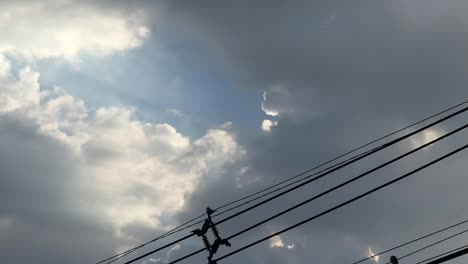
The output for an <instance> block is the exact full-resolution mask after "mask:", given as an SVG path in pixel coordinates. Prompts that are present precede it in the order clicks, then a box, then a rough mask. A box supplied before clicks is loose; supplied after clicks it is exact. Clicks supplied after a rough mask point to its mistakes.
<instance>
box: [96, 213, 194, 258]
mask: <svg viewBox="0 0 468 264" xmlns="http://www.w3.org/2000/svg"><path fill="white" fill-rule="evenodd" d="M201 217H203V215H202V216H199V217H196V218H194V219H195V220H196V219H198V218H201ZM192 221H193V219H192V220H190V221H187V222H185V223H184V224H182V225H186V224H188V223H190V222H192ZM182 225H181V226H182ZM179 227H180V226H179ZM179 227H175V228H173V229H172V230H170V231H168V232H166V233H165V234H162V235H160V236H159V237H156V238H155V239H153V240H150V241H148V242H146V243H143V244H141V245H139V246H137V247H134V248H131V249H129V250H126V251H124V252H121V253H119V254H117V255H114V256H112V257H110V258H107V259H104V260H101V261H100V262H98V263H96V264H100V263H103V262H104V261H108V260H110V261H109V262H106V263H105V264H110V263H113V262H115V261H117V260H119V259H121V258H124V257H126V256H128V255H129V254H131V253H133V252H135V251H137V250H138V249H140V248H142V247H144V246H146V245H149V244H151V243H153V242H155V241H157V240H160V239H163V238H165V237H168V236H170V235H172V234H174V233H170V232H171V231H174V230H176V229H177V228H179ZM191 236H192V235H190V236H187V237H185V239H187V238H189V237H191ZM171 245H172V244H171Z"/></svg>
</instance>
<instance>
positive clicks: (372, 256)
mask: <svg viewBox="0 0 468 264" xmlns="http://www.w3.org/2000/svg"><path fill="white" fill-rule="evenodd" d="M466 223H468V219H466V220H463V221H461V222H458V223H456V224H453V225H451V226H448V227H444V228H442V229H439V230H437V231H435V232H432V233H429V234H427V235H424V236H421V237H418V238H416V239H413V240H411V241H408V242H405V243H403V244H401V245H398V246H395V247H392V248H389V249H386V250H384V251H382V252H379V253H377V254H373V255H371V256H369V257H367V258H363V259H361V260H359V261H356V262H353V263H352V264H358V263H361V262H363V261H366V260H369V259H373V258H375V257H377V256H380V255H382V254H385V253H388V252H390V251H393V250H395V249H399V248H402V247H404V246H407V245H410V244H413V243H415V242H418V241H421V240H423V239H425V238H428V237H431V236H433V235H436V234H439V233H442V232H444V231H447V230H449V229H452V228H455V227H457V226H460V225H463V224H466Z"/></svg>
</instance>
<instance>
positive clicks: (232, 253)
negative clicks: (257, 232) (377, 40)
mask: <svg viewBox="0 0 468 264" xmlns="http://www.w3.org/2000/svg"><path fill="white" fill-rule="evenodd" d="M467 147H468V145H465V146H463V147H461V148H458V149H456V150H454V151H452V152H450V153H448V154H446V155H444V156H442V157H440V158H437V159H435V160H433V161H431V162H429V163H427V164H425V165H423V166H421V167H418V168H417V169H414V170H413V171H411V172H408V173H406V174H404V175H403V176H400V177H398V178H396V179H394V180H391V181H389V182H387V183H385V184H382V185H380V186H378V187H375V188H373V189H371V190H370V191H367V192H365V193H363V194H361V195H358V196H356V197H354V198H352V199H350V200H348V201H346V202H343V203H341V204H339V205H337V206H334V207H332V208H330V209H328V210H325V211H323V212H321V213H319V214H317V215H315V216H313V217H310V218H308V219H306V220H304V221H301V222H299V223H297V224H295V225H293V226H290V227H288V228H285V229H283V230H281V231H278V232H276V233H274V234H271V235H269V236H266V237H264V238H262V239H259V240H257V241H255V242H252V243H250V244H248V245H246V246H243V247H241V248H239V249H237V250H235V251H232V252H230V253H228V254H226V255H224V256H221V257H219V258H217V259H215V261H219V260H222V259H225V258H227V257H229V256H232V255H234V254H237V253H239V252H241V251H243V250H246V249H247V248H250V247H252V246H254V245H256V244H259V243H261V242H263V241H266V240H268V239H270V238H272V237H274V236H277V235H280V234H282V233H284V232H286V231H289V230H291V229H293V228H296V227H298V226H300V225H303V224H305V223H307V222H309V221H312V220H314V219H316V218H319V217H321V216H323V215H326V214H328V213H330V212H332V211H335V210H337V209H339V208H341V207H344V206H346V205H348V204H350V203H352V202H355V201H357V200H359V199H361V198H363V197H365V196H367V195H369V194H371V193H374V192H376V191H378V190H380V189H383V188H385V187H387V186H389V185H391V184H394V183H396V182H398V181H401V180H403V179H404V178H407V177H409V176H410V175H412V174H414V173H416V172H419V171H421V170H423V169H425V168H427V167H429V166H431V165H433V164H435V163H438V162H440V161H441V160H443V159H445V158H448V157H449V156H452V155H454V154H456V153H458V152H460V151H462V150H464V149H466V148H467ZM247 229H251V228H250V227H249V228H247ZM243 232H244V230H242V231H240V232H238V233H236V234H235V235H237V234H241V233H243ZM235 235H234V236H235ZM232 237H233V236H230V237H228V239H230V238H232ZM203 251H205V249H200V250H197V251H194V252H192V253H190V254H188V255H186V256H183V257H181V258H179V259H177V260H174V261H172V262H170V263H177V262H179V261H181V260H184V259H186V258H189V257H191V256H194V255H196V254H199V253H201V252H203ZM132 262H133V261H129V262H126V263H125V264H129V263H132Z"/></svg>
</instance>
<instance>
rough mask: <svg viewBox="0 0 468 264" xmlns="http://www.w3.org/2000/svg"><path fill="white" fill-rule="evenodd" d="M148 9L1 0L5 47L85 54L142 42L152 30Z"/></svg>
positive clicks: (71, 0)
mask: <svg viewBox="0 0 468 264" xmlns="http://www.w3.org/2000/svg"><path fill="white" fill-rule="evenodd" d="M143 15H144V14H143V13H141V12H140V13H138V12H134V13H130V14H127V13H123V12H118V11H116V10H111V9H107V10H105V9H99V8H96V7H95V6H94V5H91V4H89V3H87V2H86V1H75V0H60V1H14V2H11V1H0V32H2V38H1V40H0V53H1V52H8V53H12V54H14V55H19V56H23V57H26V58H29V59H32V58H50V57H64V58H66V59H69V60H74V61H76V60H79V57H78V55H79V53H80V52H87V53H90V54H93V55H106V54H110V53H115V52H122V51H125V50H128V49H132V48H136V47H139V46H141V45H142V44H143V41H144V40H145V38H146V37H147V36H148V35H149V28H148V27H147V26H146V25H145V23H144V18H143V17H142V16H143Z"/></svg>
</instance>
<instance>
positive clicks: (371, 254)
mask: <svg viewBox="0 0 468 264" xmlns="http://www.w3.org/2000/svg"><path fill="white" fill-rule="evenodd" d="M374 255H375V253H374V252H372V249H371V248H369V255H368V257H372V256H374ZM379 258H380V256H375V257H372V258H371V259H372V260H373V261H375V262H377V263H379Z"/></svg>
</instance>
